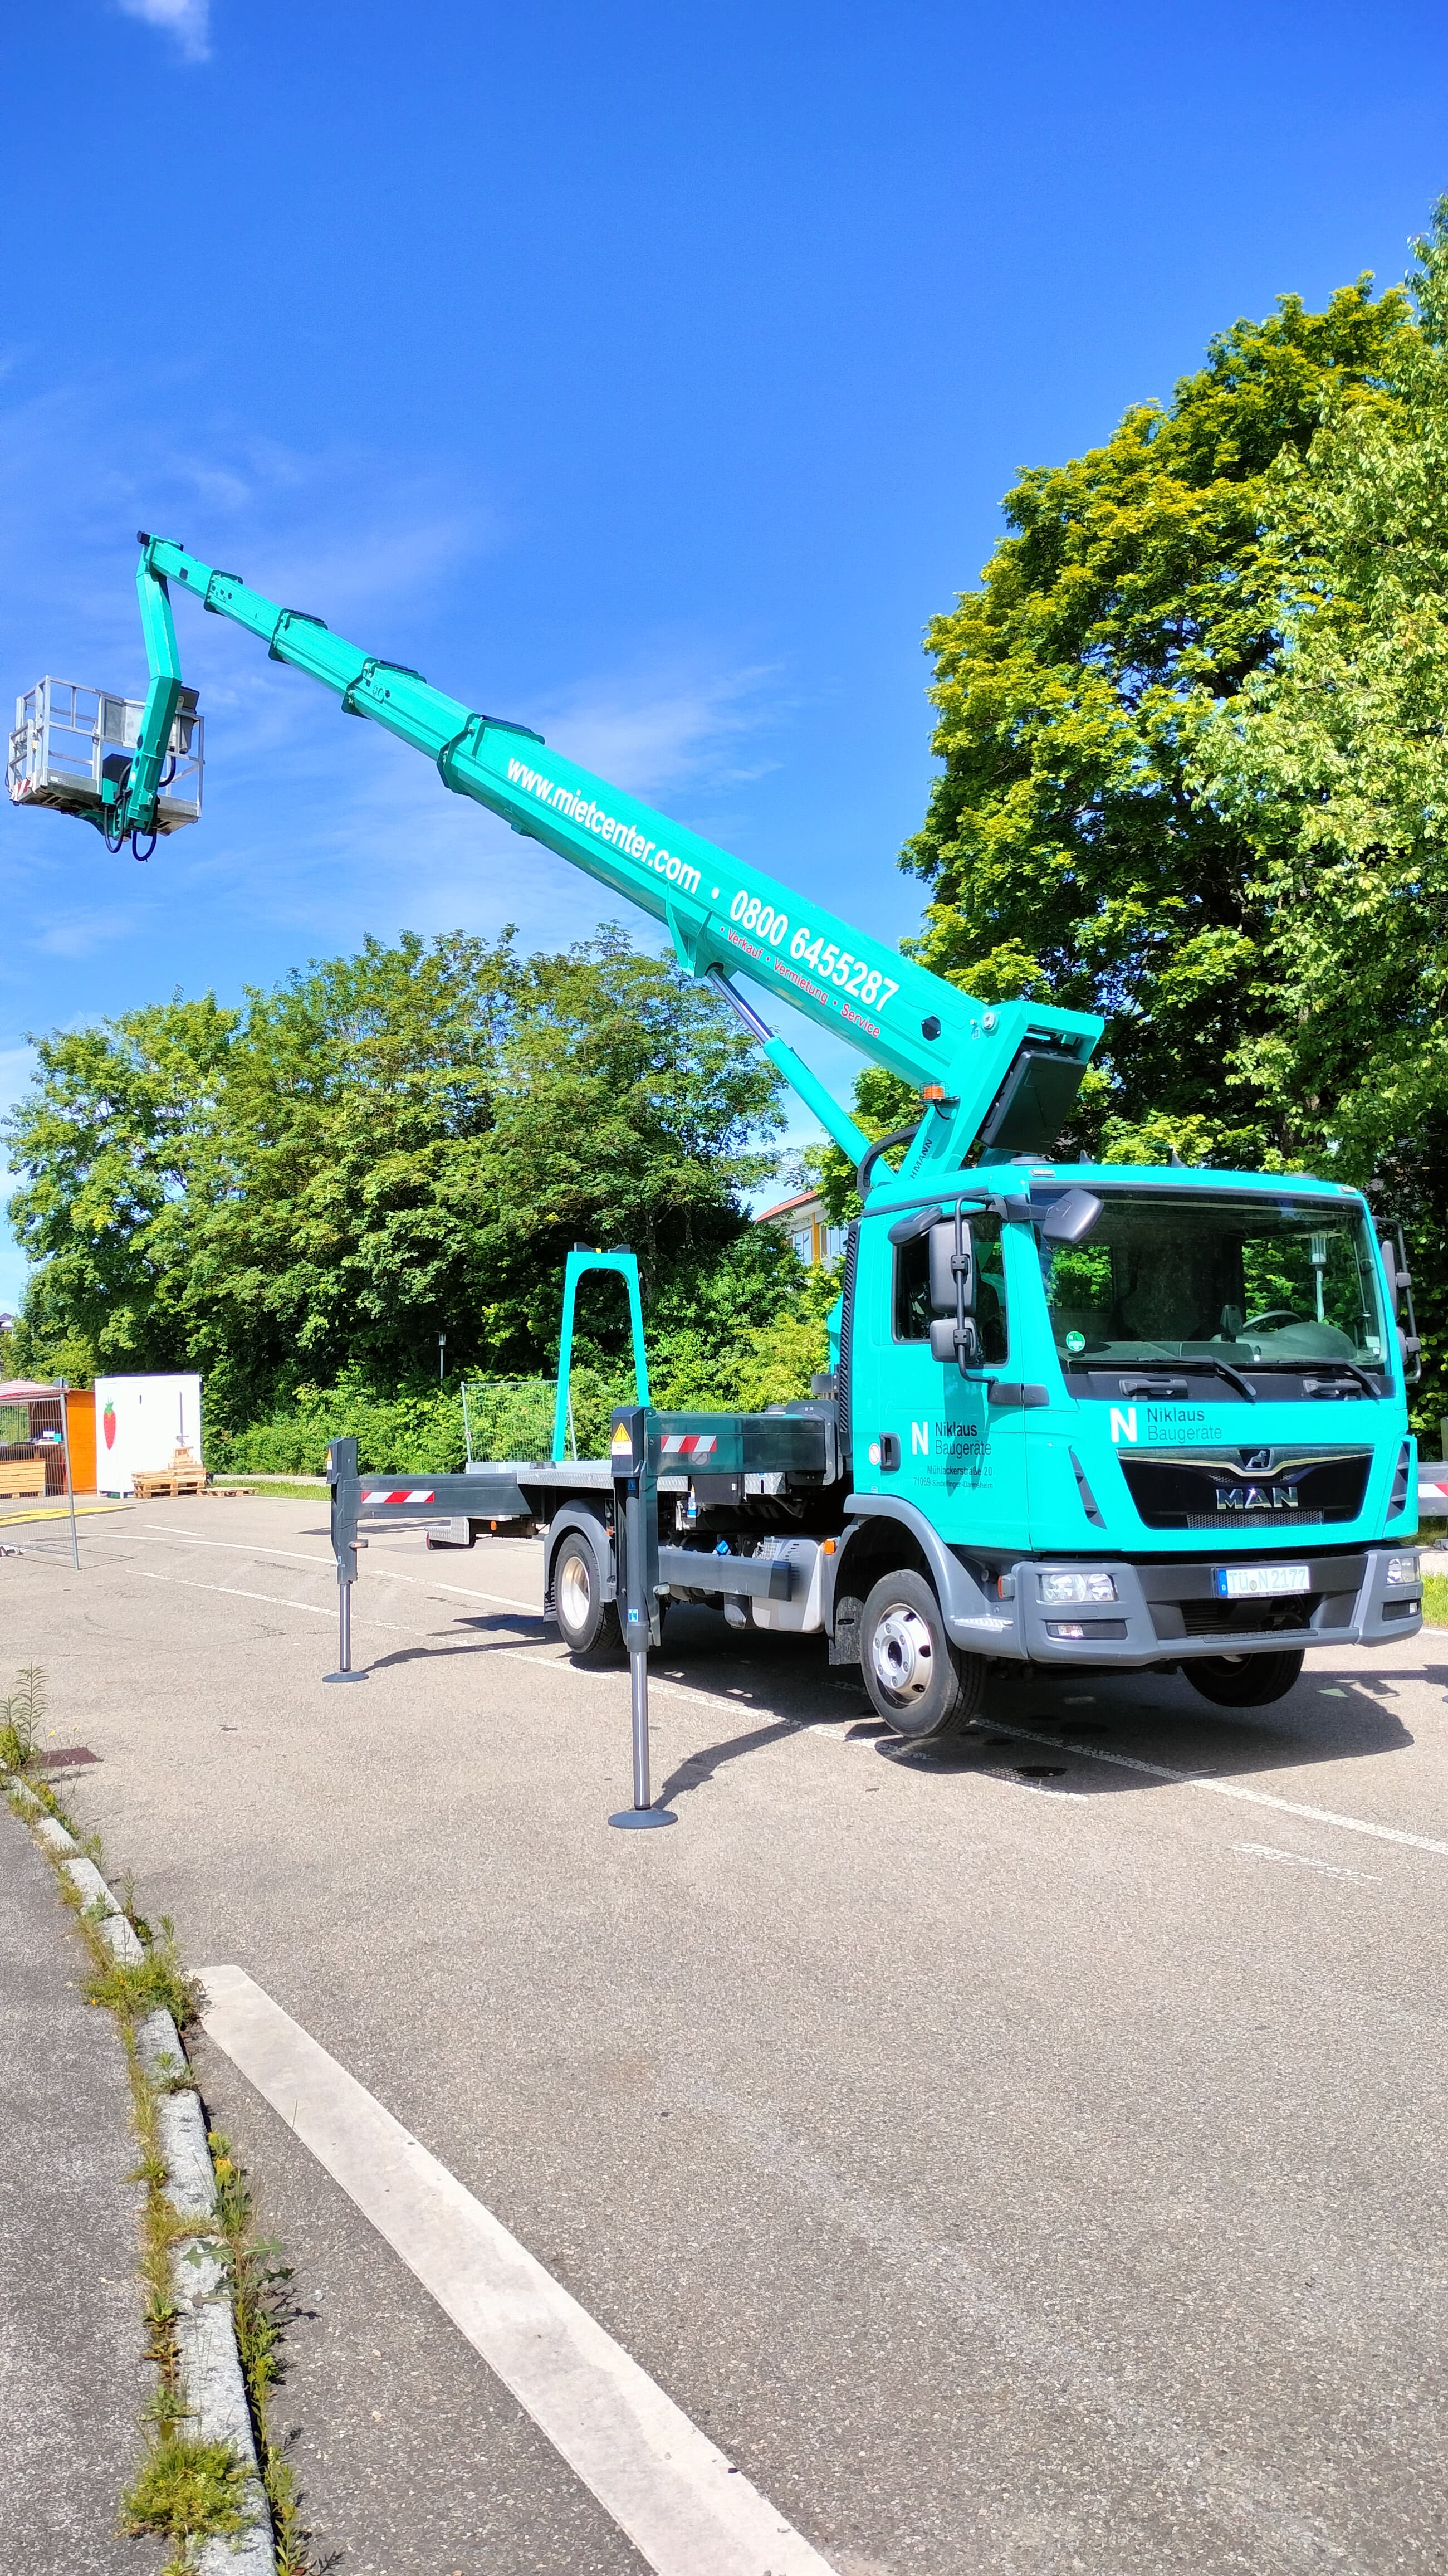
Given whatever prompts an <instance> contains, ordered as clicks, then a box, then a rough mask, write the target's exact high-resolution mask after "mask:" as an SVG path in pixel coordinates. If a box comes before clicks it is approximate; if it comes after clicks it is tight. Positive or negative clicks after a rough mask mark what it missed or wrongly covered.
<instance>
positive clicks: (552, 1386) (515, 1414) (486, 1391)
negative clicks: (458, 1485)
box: [462, 1368, 632, 1466]
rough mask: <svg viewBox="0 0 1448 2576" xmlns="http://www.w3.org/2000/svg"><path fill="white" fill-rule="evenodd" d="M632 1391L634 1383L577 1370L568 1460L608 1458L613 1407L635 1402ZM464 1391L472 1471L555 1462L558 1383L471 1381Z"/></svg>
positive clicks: (568, 1432) (553, 1380)
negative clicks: (497, 1462)
mask: <svg viewBox="0 0 1448 2576" xmlns="http://www.w3.org/2000/svg"><path fill="white" fill-rule="evenodd" d="M631 1386H632V1380H631V1379H630V1378H620V1379H619V1380H618V1381H617V1382H615V1381H614V1380H613V1379H612V1378H606V1377H603V1376H602V1375H600V1373H599V1372H598V1371H597V1370H595V1369H588V1368H578V1369H575V1370H574V1372H573V1379H572V1386H571V1390H570V1398H569V1405H568V1423H567V1430H566V1433H565V1437H564V1455H565V1457H568V1458H606V1457H607V1455H608V1442H609V1432H610V1429H611V1426H612V1420H613V1408H614V1406H615V1405H616V1404H625V1403H627V1402H628V1401H629V1398H630V1389H631ZM462 1392H463V1435H464V1438H465V1440H466V1442H467V1453H468V1464H469V1466H471V1465H473V1463H474V1462H475V1461H477V1460H481V1459H488V1458H523V1459H536V1458H551V1457H552V1455H553V1411H554V1406H555V1404H556V1403H557V1399H558V1381H557V1379H556V1378H554V1377H476V1378H468V1379H467V1380H465V1382H464V1385H463V1391H462Z"/></svg>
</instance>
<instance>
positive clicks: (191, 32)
mask: <svg viewBox="0 0 1448 2576" xmlns="http://www.w3.org/2000/svg"><path fill="white" fill-rule="evenodd" d="M120 6H121V9H122V12H123V14H124V15H125V16H126V17H127V18H140V19H141V20H143V21H144V23H145V25H146V26H148V27H164V28H165V30H166V33H167V35H168V36H174V37H175V39H176V42H177V44H178V46H179V47H180V49H181V55H182V59H183V60H184V61H185V62H188V63H204V62H205V61H206V60H207V58H208V56H209V55H210V52H211V45H210V41H209V38H210V25H209V21H210V17H211V0H120Z"/></svg>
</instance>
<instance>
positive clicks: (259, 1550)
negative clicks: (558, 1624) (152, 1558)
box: [139, 1525, 543, 1625]
mask: <svg viewBox="0 0 1448 2576" xmlns="http://www.w3.org/2000/svg"><path fill="white" fill-rule="evenodd" d="M163 1526H164V1525H163ZM139 1535H140V1536H141V1538H142V1539H144V1540H145V1541H146V1542H147V1544H148V1545H149V1546H151V1547H164V1546H166V1545H167V1543H168V1539H169V1538H170V1536H171V1535H172V1533H171V1532H169V1531H167V1533H166V1535H165V1536H158V1534H157V1532H156V1531H155V1530H154V1529H149V1530H142V1531H141V1532H140V1533H139ZM174 1535H175V1537H176V1539H177V1541H178V1543H179V1544H180V1545H181V1546H182V1547H219V1548H221V1549H223V1550H224V1551H225V1552H226V1554H228V1555H230V1556H280V1557H284V1558H285V1559H286V1561H287V1563H288V1564H289V1565H324V1566H325V1567H326V1569H327V1572H328V1573H329V1574H331V1573H332V1572H333V1571H334V1570H335V1567H336V1562H337V1560H336V1558H335V1557H333V1556H307V1555H304V1554H303V1552H302V1550H301V1549H300V1548H298V1547H250V1546H248V1545H247V1544H246V1542H245V1541H244V1540H242V1539H234V1538H193V1537H192V1536H191V1534H190V1532H189V1530H187V1531H177V1532H175V1533H174ZM372 1571H373V1573H374V1575H380V1576H382V1577H383V1578H384V1579H385V1580H386V1581H387V1582H388V1583H407V1584H410V1585H411V1586H412V1588H413V1590H414V1591H417V1592H456V1593H457V1594H458V1595H459V1596H460V1598H461V1599H462V1600H464V1601H496V1602H500V1603H501V1604H502V1606H503V1608H504V1609H506V1610H526V1611H527V1613H528V1616H529V1617H530V1619H541V1618H542V1616H543V1613H542V1611H541V1610H540V1609H538V1608H537V1607H536V1606H535V1604H534V1603H533V1602H531V1601H520V1600H519V1599H518V1596H517V1594H516V1593H514V1592H479V1591H477V1590H476V1588H475V1587H474V1586H472V1585H470V1584H466V1583H443V1582H440V1581H439V1580H438V1578H437V1576H436V1575H431V1574H396V1573H394V1572H393V1569H392V1567H391V1566H390V1565H378V1566H374V1567H373V1568H372ZM379 1624H382V1625H385V1624H386V1623H385V1622H382V1623H379Z"/></svg>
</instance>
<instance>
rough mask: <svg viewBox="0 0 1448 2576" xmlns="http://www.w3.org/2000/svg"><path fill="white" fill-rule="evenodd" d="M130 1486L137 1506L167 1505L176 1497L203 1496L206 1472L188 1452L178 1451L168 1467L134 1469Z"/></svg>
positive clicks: (187, 1450)
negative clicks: (186, 1495) (165, 1502)
mask: <svg viewBox="0 0 1448 2576" xmlns="http://www.w3.org/2000/svg"><path fill="white" fill-rule="evenodd" d="M131 1484H132V1486H133V1488H134V1490H135V1496H136V1500H137V1502H138V1503H155V1502H160V1501H163V1500H166V1501H169V1500H173V1499H174V1498H175V1497H176V1496H178V1495H180V1494H203V1493H204V1492H205V1491H206V1470H205V1468H204V1467H203V1466H202V1464H201V1461H200V1459H199V1458H193V1457H192V1455H191V1452H190V1450H189V1449H178V1450H177V1451H176V1453H175V1455H174V1457H173V1458H172V1460H171V1464H170V1466H169V1467H138V1468H137V1469H136V1471H135V1473H134V1474H133V1476H132V1478H131Z"/></svg>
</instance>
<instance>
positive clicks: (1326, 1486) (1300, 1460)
mask: <svg viewBox="0 0 1448 2576" xmlns="http://www.w3.org/2000/svg"><path fill="white" fill-rule="evenodd" d="M1117 1454H1118V1456H1119V1457H1120V1459H1121V1472H1122V1474H1123V1475H1124V1477H1125V1478H1126V1483H1127V1490H1128V1491H1129V1493H1130V1495H1131V1499H1132V1501H1133V1502H1134V1503H1135V1505H1136V1508H1137V1510H1138V1512H1139V1513H1140V1514H1141V1517H1142V1519H1143V1521H1144V1522H1145V1524H1146V1526H1147V1528H1148V1529H1179V1530H1206V1529H1220V1530H1228V1529H1232V1530H1243V1531H1253V1530H1267V1529H1272V1530H1288V1529H1309V1528H1318V1529H1320V1528H1321V1527H1322V1526H1323V1525H1324V1524H1325V1523H1327V1522H1333V1521H1351V1520H1356V1518H1357V1516H1358V1513H1359V1512H1360V1511H1361V1510H1362V1506H1363V1495H1364V1493H1365V1492H1366V1490H1367V1481H1368V1468H1369V1466H1370V1465H1371V1463H1372V1451H1371V1450H1370V1449H1348V1450H1336V1451H1329V1452H1326V1453H1324V1452H1323V1451H1321V1450H1319V1451H1317V1452H1316V1453H1315V1454H1307V1455H1304V1454H1303V1452H1301V1451H1300V1450H1296V1451H1293V1450H1282V1449H1271V1448H1261V1449H1247V1448H1241V1449H1219V1450H1215V1451H1213V1450H1208V1451H1206V1452H1205V1453H1204V1452H1202V1451H1200V1450H1198V1451H1197V1452H1196V1453H1195V1455H1191V1454H1188V1455H1186V1456H1183V1454H1182V1453H1181V1452H1180V1451H1179V1450H1178V1451H1175V1452H1166V1451H1162V1450H1157V1451H1155V1452H1148V1453H1146V1454H1140V1453H1138V1454H1137V1455H1135V1456H1132V1455H1130V1454H1129V1453H1127V1452H1125V1451H1118V1453H1117Z"/></svg>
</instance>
